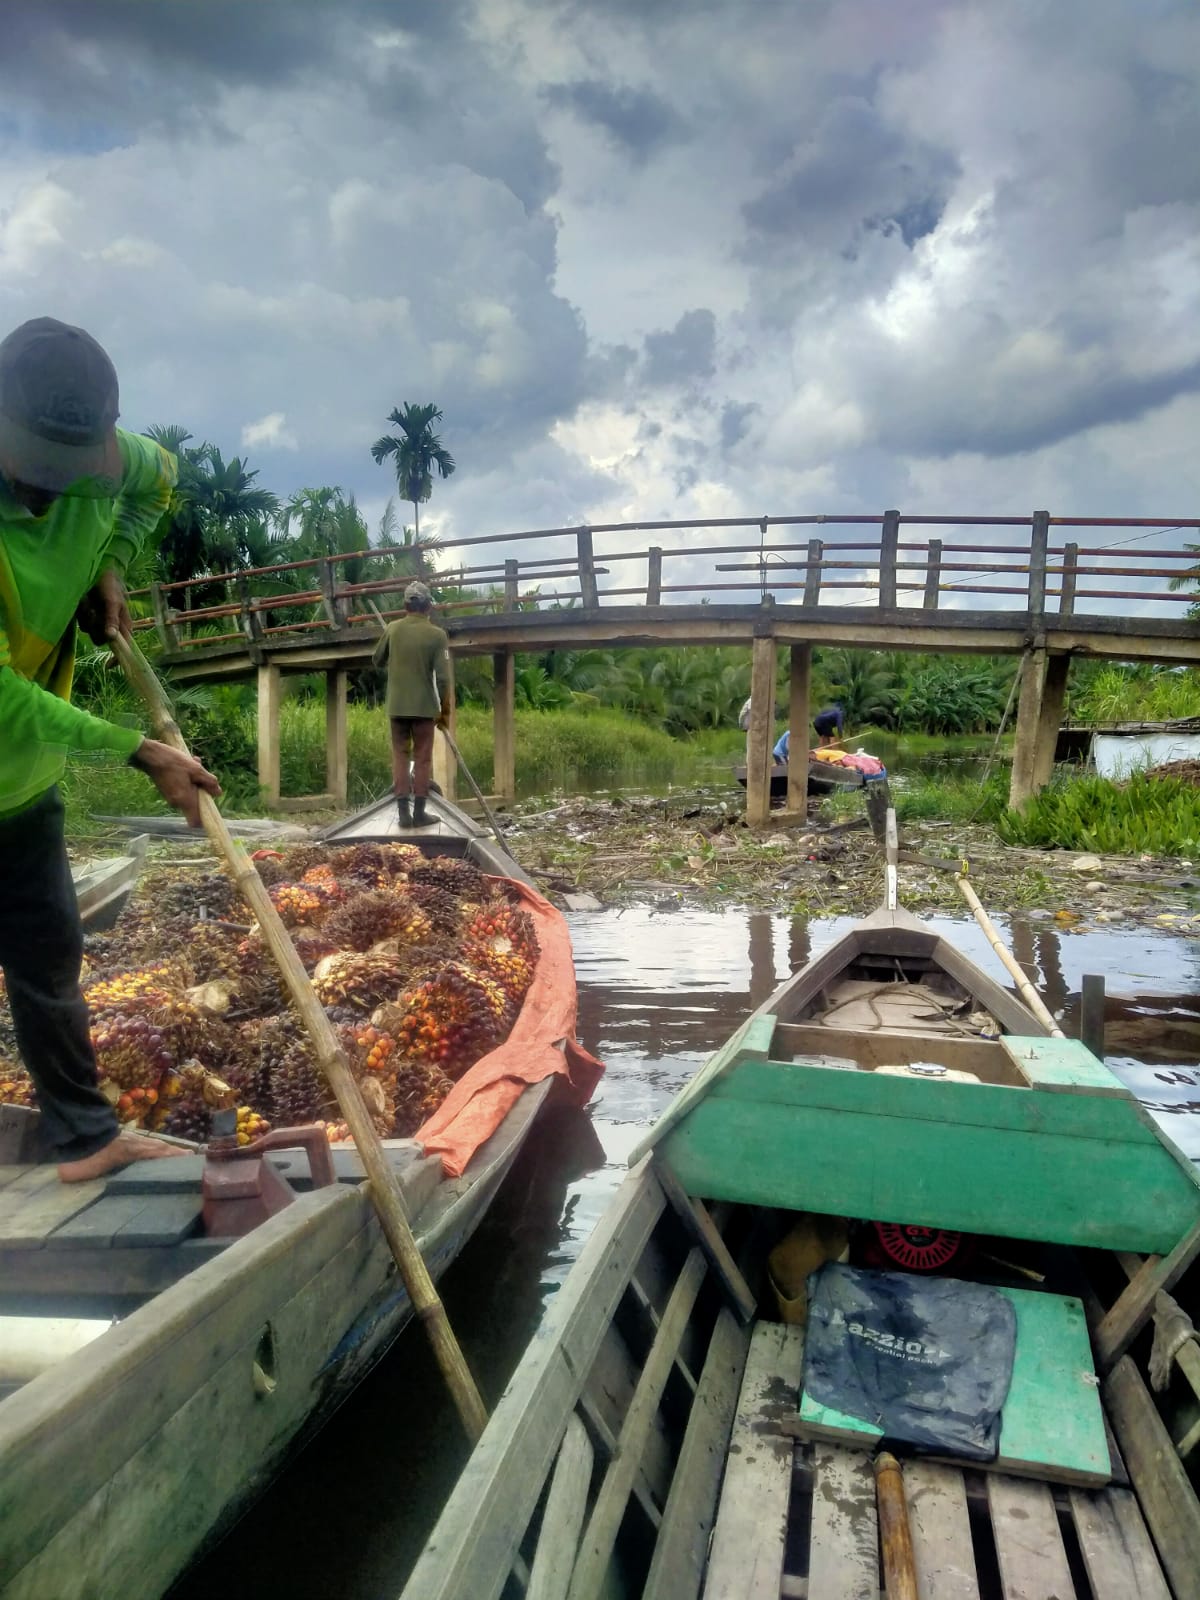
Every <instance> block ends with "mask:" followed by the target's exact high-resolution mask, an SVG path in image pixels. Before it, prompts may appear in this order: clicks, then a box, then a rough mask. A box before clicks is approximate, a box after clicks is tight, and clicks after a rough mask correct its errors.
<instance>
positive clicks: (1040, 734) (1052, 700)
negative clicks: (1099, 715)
mask: <svg viewBox="0 0 1200 1600" xmlns="http://www.w3.org/2000/svg"><path fill="white" fill-rule="evenodd" d="M1070 670H1071V658H1070V656H1067V655H1061V656H1050V657H1048V658H1047V661H1046V675H1045V679H1044V681H1043V684H1042V704H1041V709H1040V710H1039V712H1038V725H1037V734H1036V743H1035V746H1034V752H1033V775H1032V780H1033V793H1034V794H1036V793H1037V792H1038V790H1039V789H1044V788H1045V787H1046V785H1047V784H1048V783H1049V782H1050V779H1051V778H1052V777H1053V776H1054V752H1055V750H1056V749H1057V748H1058V732H1059V729H1060V728H1061V727H1062V715H1063V706H1064V704H1065V703H1066V698H1067V675H1068V673H1069V672H1070Z"/></svg>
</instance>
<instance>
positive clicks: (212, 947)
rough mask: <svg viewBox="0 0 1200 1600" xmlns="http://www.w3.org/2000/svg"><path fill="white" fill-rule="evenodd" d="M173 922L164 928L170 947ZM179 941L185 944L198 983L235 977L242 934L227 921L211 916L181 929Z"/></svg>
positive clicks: (166, 942)
mask: <svg viewBox="0 0 1200 1600" xmlns="http://www.w3.org/2000/svg"><path fill="white" fill-rule="evenodd" d="M172 931H173V925H172V926H167V927H164V928H163V943H164V946H165V947H166V948H170V946H171V943H172V942H173V940H172ZM180 940H181V942H183V943H185V944H186V947H187V953H188V960H189V963H190V965H191V968H192V972H193V974H194V976H195V980H196V982H197V983H212V982H213V981H214V980H215V979H218V978H232V977H235V976H236V974H237V971H238V944H239V942H240V940H241V934H240V933H239V932H238V930H237V929H236V928H231V927H230V926H229V924H228V923H227V922H217V921H215V920H214V919H212V918H209V919H207V920H206V921H202V922H193V923H191V924H190V925H189V926H188V927H187V928H186V930H183V929H181V931H180Z"/></svg>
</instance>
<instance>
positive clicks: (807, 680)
mask: <svg viewBox="0 0 1200 1600" xmlns="http://www.w3.org/2000/svg"><path fill="white" fill-rule="evenodd" d="M811 684H812V645H810V644H794V645H793V646H792V648H791V673H790V681H789V687H788V728H789V729H790V730H791V737H790V738H789V739H788V762H787V770H788V780H787V809H788V810H789V811H795V812H799V814H800V815H801V816H804V815H806V814H807V811H808V702H809V695H810V692H811Z"/></svg>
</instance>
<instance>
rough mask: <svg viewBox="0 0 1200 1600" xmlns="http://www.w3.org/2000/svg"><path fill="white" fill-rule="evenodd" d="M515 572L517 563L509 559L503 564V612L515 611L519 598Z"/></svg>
mask: <svg viewBox="0 0 1200 1600" xmlns="http://www.w3.org/2000/svg"><path fill="white" fill-rule="evenodd" d="M517 571H518V567H517V563H516V562H515V561H514V560H512V558H511V557H510V558H509V560H507V561H506V562H505V563H504V609H505V611H515V610H516V609H517V603H518V601H519V600H520V598H521V595H520V590H519V588H518V586H517Z"/></svg>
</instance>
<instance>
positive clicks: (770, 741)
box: [746, 634, 775, 828]
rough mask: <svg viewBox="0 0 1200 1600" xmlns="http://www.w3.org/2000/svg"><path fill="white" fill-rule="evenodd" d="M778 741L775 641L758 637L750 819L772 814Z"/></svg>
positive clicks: (749, 739) (754, 823)
mask: <svg viewBox="0 0 1200 1600" xmlns="http://www.w3.org/2000/svg"><path fill="white" fill-rule="evenodd" d="M774 743H775V641H774V639H772V638H771V637H770V635H769V634H764V635H763V636H762V637H756V638H755V640H754V644H753V646H752V647H751V654H750V727H749V729H748V730H747V733H746V821H747V822H748V823H749V824H750V826H751V827H752V828H761V827H763V826H765V824H766V822H767V820H768V818H769V817H770V815H771V747H772V746H773V745H774Z"/></svg>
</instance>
